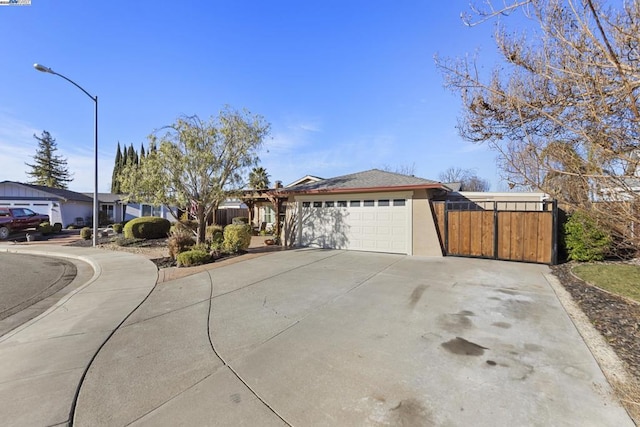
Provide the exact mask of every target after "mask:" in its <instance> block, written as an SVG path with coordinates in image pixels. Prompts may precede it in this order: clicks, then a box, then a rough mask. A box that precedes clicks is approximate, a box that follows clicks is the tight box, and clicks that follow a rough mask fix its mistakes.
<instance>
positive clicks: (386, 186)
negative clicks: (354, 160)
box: [279, 169, 450, 256]
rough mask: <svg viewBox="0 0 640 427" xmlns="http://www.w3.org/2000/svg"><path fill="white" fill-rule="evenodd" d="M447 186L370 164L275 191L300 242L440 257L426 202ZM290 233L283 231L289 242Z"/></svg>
mask: <svg viewBox="0 0 640 427" xmlns="http://www.w3.org/2000/svg"><path fill="white" fill-rule="evenodd" d="M449 191H450V189H449V188H448V187H446V186H445V185H444V184H442V183H440V182H438V181H433V180H429V179H423V178H417V177H414V176H408V175H401V174H397V173H392V172H385V171H381V170H378V169H372V170H368V171H364V172H358V173H354V174H349V175H344V176H338V177H335V178H329V179H323V180H317V181H311V182H306V183H303V184H298V185H293V186H291V187H286V188H283V189H281V190H279V193H280V194H282V195H283V196H287V198H288V202H287V205H288V209H287V213H286V215H287V223H288V224H290V226H289V227H285V233H295V242H296V245H298V246H311V247H320V248H336V249H350V250H361V251H373V252H390V253H400V254H408V255H419V256H442V250H441V246H440V242H439V238H438V233H437V231H436V224H435V221H434V216H433V213H432V210H431V206H430V203H429V202H430V200H431V199H433V198H434V197H438V196H439V197H442V196H443V195H444V194H446V193H447V192H449ZM291 237H292V236H285V237H284V238H285V240H286V241H290V240H291V239H290V238H291Z"/></svg>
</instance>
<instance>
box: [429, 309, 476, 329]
mask: <svg viewBox="0 0 640 427" xmlns="http://www.w3.org/2000/svg"><path fill="white" fill-rule="evenodd" d="M469 316H474V314H473V312H472V311H468V310H462V311H460V312H458V313H455V314H450V313H448V314H441V315H439V316H438V318H437V321H438V326H440V327H441V328H442V329H444V330H445V331H447V332H450V333H452V334H459V333H461V332H464V331H465V330H467V329H469V328H471V327H473V322H472V321H471V319H469Z"/></svg>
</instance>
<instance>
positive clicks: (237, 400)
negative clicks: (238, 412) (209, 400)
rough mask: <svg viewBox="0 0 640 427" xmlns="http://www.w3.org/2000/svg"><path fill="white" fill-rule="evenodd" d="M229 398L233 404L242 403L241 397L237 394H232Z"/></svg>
mask: <svg viewBox="0 0 640 427" xmlns="http://www.w3.org/2000/svg"><path fill="white" fill-rule="evenodd" d="M229 398H230V399H231V401H232V402H233V403H240V402H242V396H240V394H238V393H233V394H232V395H231V396H229Z"/></svg>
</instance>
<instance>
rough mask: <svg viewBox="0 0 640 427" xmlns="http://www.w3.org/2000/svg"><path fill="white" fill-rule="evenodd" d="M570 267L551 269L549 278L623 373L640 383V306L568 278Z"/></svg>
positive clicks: (574, 277) (573, 278)
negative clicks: (624, 369) (565, 294)
mask: <svg viewBox="0 0 640 427" xmlns="http://www.w3.org/2000/svg"><path fill="white" fill-rule="evenodd" d="M572 266H573V264H571V263H567V264H561V265H557V266H553V267H552V269H553V274H554V275H555V276H556V277H558V279H559V280H560V282H561V283H562V286H564V288H565V289H566V290H567V291H568V292H569V293H570V294H571V297H572V298H573V300H574V301H575V302H576V303H577V304H578V305H579V306H580V308H581V309H582V311H583V312H584V314H585V315H586V316H587V317H588V318H589V320H590V321H591V323H592V324H593V325H594V326H595V328H596V329H597V330H598V332H600V334H601V335H602V336H603V337H604V339H605V340H606V341H607V342H608V343H609V345H610V346H611V348H612V349H613V350H614V351H615V352H616V354H617V355H618V357H619V358H620V359H621V360H622V361H623V362H625V364H626V365H627V369H628V371H629V373H630V374H632V375H633V376H634V377H635V378H636V379H638V380H640V304H636V303H634V302H631V301H628V300H626V299H624V298H621V297H619V296H616V295H613V294H610V293H609V292H606V291H603V290H601V289H599V288H597V287H595V286H592V285H590V284H588V283H586V282H585V281H583V280H580V279H579V278H577V277H576V276H574V275H573V274H571V267H572Z"/></svg>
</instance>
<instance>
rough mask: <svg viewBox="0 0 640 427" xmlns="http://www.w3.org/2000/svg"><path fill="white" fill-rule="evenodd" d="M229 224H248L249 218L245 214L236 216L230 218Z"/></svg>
mask: <svg viewBox="0 0 640 427" xmlns="http://www.w3.org/2000/svg"><path fill="white" fill-rule="evenodd" d="M231 224H233V225H241V224H249V218H248V217H246V216H236V217H234V218H232V219H231Z"/></svg>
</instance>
